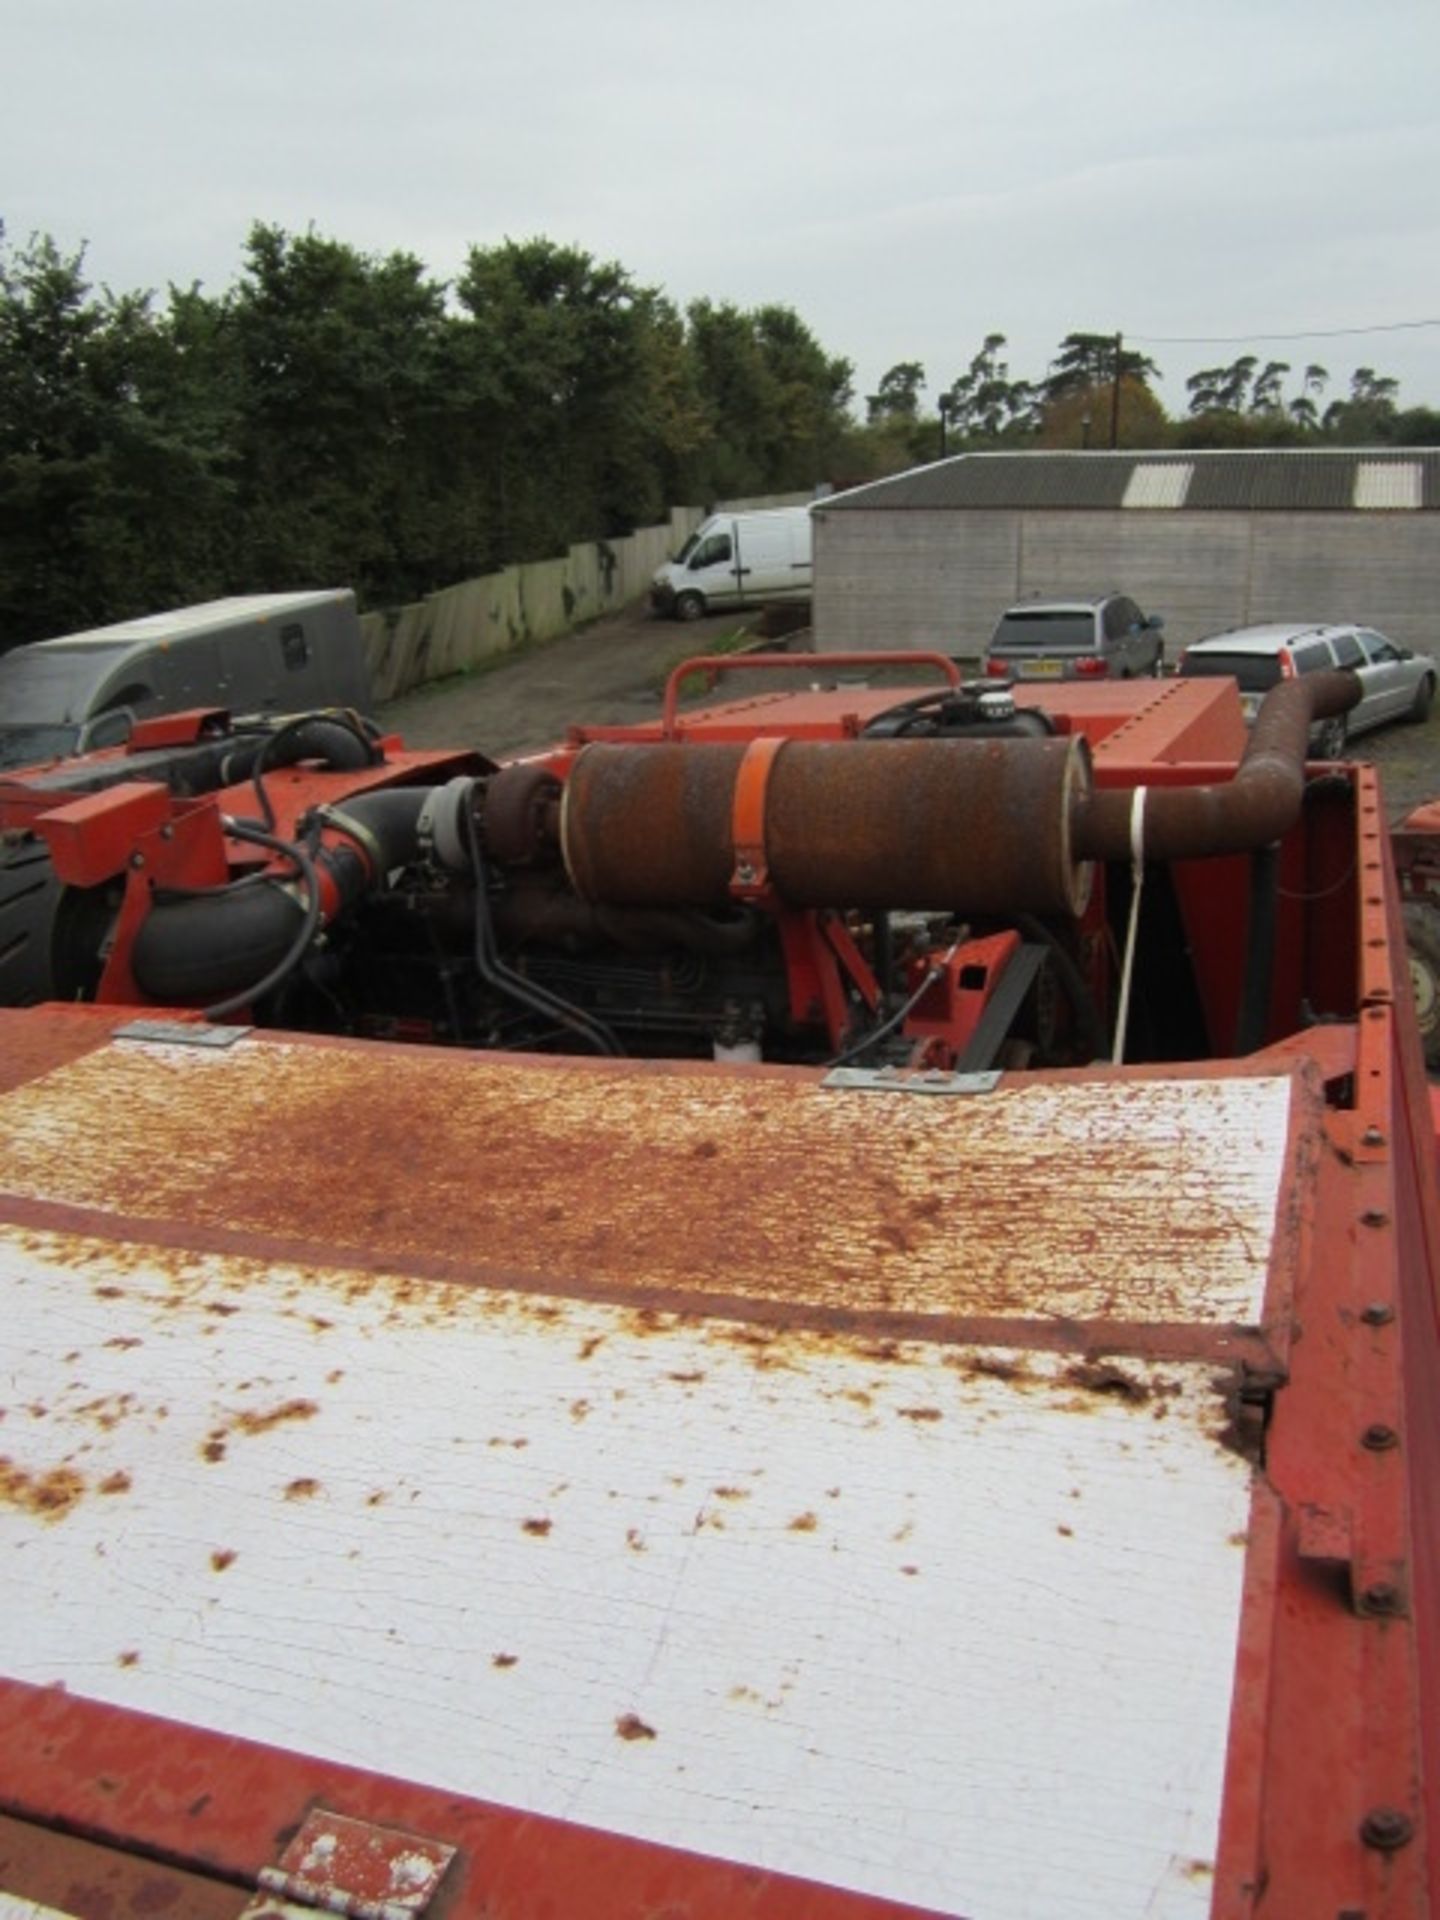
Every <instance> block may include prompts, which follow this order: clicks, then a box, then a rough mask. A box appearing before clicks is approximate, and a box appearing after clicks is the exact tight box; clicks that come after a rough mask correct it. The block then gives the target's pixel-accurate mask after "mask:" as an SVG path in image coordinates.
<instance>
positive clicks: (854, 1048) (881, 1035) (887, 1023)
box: [825, 940, 960, 1067]
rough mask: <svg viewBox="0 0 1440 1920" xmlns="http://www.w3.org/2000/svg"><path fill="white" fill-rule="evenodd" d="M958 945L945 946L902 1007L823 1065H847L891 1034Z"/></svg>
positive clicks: (923, 993)
mask: <svg viewBox="0 0 1440 1920" xmlns="http://www.w3.org/2000/svg"><path fill="white" fill-rule="evenodd" d="M959 946H960V942H959V941H958V940H956V941H953V942H952V943H951V945H950V946H949V947H947V948H946V950H945V952H944V953H942V954H941V956H940V958H939V959H938V960H937V961H935V962H934V964H933V965H932V966H931V968H930V970H929V972H928V973H927V974H926V975H925V978H924V979H923V980H922V981H921V982H920V984H919V986H918V987H916V989H915V991H914V992H913V993H912V994H911V996H910V998H909V999H908V1000H907V1001H906V1002H905V1004H904V1006H903V1007H901V1008H899V1010H898V1011H897V1012H895V1013H892V1014H891V1015H890V1017H889V1019H888V1020H882V1021H881V1023H880V1025H879V1026H878V1027H872V1028H871V1029H870V1031H869V1033H867V1034H865V1035H864V1036H863V1037H862V1038H861V1039H859V1040H856V1041H855V1042H854V1043H853V1044H852V1045H850V1046H848V1047H846V1049H845V1051H844V1052H843V1053H837V1054H836V1055H835V1058H834V1059H833V1060H827V1061H826V1062H825V1065H826V1066H827V1067H845V1066H848V1065H849V1064H850V1062H851V1061H852V1060H856V1059H858V1058H859V1056H860V1055H861V1054H862V1053H868V1052H869V1050H870V1049H871V1047H873V1046H874V1045H875V1043H876V1042H877V1041H879V1040H884V1039H886V1038H887V1037H888V1036H889V1035H890V1034H892V1033H893V1032H894V1031H895V1029H896V1028H897V1027H898V1026H899V1025H900V1024H901V1023H902V1021H904V1020H906V1019H907V1018H908V1017H909V1015H910V1014H911V1013H912V1012H913V1011H914V1009H915V1008H916V1007H917V1006H918V1005H919V1003H920V1002H921V1001H922V1000H923V999H924V998H925V995H926V994H927V993H928V992H929V991H930V989H931V987H933V986H934V984H935V982H936V981H937V980H938V979H939V978H940V977H941V975H942V974H943V973H944V971H945V969H946V967H948V966H949V964H950V962H951V961H952V960H953V959H954V957H955V955H956V953H957V951H958V950H959Z"/></svg>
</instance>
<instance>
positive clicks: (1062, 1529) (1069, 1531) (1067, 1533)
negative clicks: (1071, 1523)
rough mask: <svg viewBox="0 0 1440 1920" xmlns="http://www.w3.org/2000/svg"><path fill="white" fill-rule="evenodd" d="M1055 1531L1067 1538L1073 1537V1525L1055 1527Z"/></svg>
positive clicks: (1071, 1538)
mask: <svg viewBox="0 0 1440 1920" xmlns="http://www.w3.org/2000/svg"><path fill="white" fill-rule="evenodd" d="M1055 1531H1056V1532H1057V1533H1061V1534H1063V1535H1064V1536H1065V1538H1066V1539H1067V1540H1073V1539H1074V1538H1075V1529H1074V1527H1056V1529H1055Z"/></svg>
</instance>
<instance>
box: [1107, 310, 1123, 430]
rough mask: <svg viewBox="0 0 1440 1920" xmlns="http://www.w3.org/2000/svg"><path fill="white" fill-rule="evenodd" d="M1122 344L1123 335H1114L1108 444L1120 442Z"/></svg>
mask: <svg viewBox="0 0 1440 1920" xmlns="http://www.w3.org/2000/svg"><path fill="white" fill-rule="evenodd" d="M1123 344H1124V335H1123V334H1119V333H1117V334H1116V336H1115V379H1114V383H1113V385H1112V386H1111V388H1110V445H1111V447H1112V448H1113V447H1118V446H1119V444H1120V350H1121V347H1122V346H1123Z"/></svg>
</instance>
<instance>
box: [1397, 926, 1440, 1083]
mask: <svg viewBox="0 0 1440 1920" xmlns="http://www.w3.org/2000/svg"><path fill="white" fill-rule="evenodd" d="M1405 944H1406V947H1407V948H1408V949H1409V956H1410V985H1411V989H1412V991H1413V993H1414V995H1415V1018H1416V1020H1417V1021H1418V1023H1419V1026H1420V1040H1421V1044H1422V1045H1423V1047H1424V1049H1425V1064H1426V1066H1427V1067H1429V1068H1430V1069H1431V1070H1432V1072H1433V1071H1434V1070H1435V1069H1437V1068H1440V913H1437V911H1436V910H1435V908H1434V907H1427V906H1425V905H1423V904H1422V903H1420V902H1419V901H1412V902H1411V903H1410V904H1409V905H1408V906H1407V907H1406V908H1405Z"/></svg>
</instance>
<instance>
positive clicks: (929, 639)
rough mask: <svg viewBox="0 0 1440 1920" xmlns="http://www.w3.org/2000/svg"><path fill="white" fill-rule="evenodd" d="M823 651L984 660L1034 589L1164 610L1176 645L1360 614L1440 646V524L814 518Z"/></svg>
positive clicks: (1367, 517)
mask: <svg viewBox="0 0 1440 1920" xmlns="http://www.w3.org/2000/svg"><path fill="white" fill-rule="evenodd" d="M815 520H816V527H815V644H816V646H817V647H819V648H823V649H836V650H840V651H845V650H848V649H852V648H865V647H896V648H901V647H938V648H940V649H941V651H943V652H947V653H959V654H976V653H978V652H979V651H980V649H981V647H982V646H983V645H984V642H985V640H986V638H987V636H988V635H989V633H990V630H991V628H992V627H993V626H994V624H995V621H996V619H997V617H998V616H999V614H1000V613H1001V612H1002V611H1003V610H1004V609H1005V607H1007V606H1008V605H1010V603H1011V602H1012V601H1015V600H1021V599H1025V598H1027V597H1029V596H1031V595H1035V594H1039V595H1047V596H1049V595H1053V596H1055V597H1057V598H1068V597H1070V596H1071V595H1076V596H1088V595H1090V594H1092V593H1094V594H1099V593H1108V592H1111V591H1113V590H1115V589H1119V590H1121V591H1123V592H1125V593H1128V594H1130V595H1132V596H1133V597H1134V598H1135V599H1136V600H1138V601H1139V603H1140V605H1141V607H1142V608H1143V609H1144V610H1145V612H1146V613H1159V614H1163V615H1164V616H1165V646H1166V652H1167V653H1168V654H1169V655H1170V657H1171V658H1172V659H1173V658H1174V657H1175V655H1176V654H1177V653H1178V652H1179V650H1180V649H1181V648H1182V647H1184V646H1188V645H1189V643H1190V642H1191V641H1192V640H1198V639H1200V638H1201V637H1202V636H1203V635H1204V634H1207V633H1214V632H1215V631H1216V630H1217V629H1219V628H1222V627H1228V626H1237V625H1245V624H1249V623H1251V622H1254V621H1260V620H1287V619H1299V620H1363V621H1365V622H1366V623H1367V624H1369V625H1372V626H1376V627H1379V628H1380V629H1381V630H1382V631H1383V632H1385V633H1388V634H1389V635H1390V636H1391V637H1392V638H1393V639H1396V640H1398V641H1400V642H1402V644H1404V645H1407V646H1414V647H1419V648H1423V649H1426V650H1427V651H1428V650H1433V649H1435V648H1436V647H1437V645H1440V622H1437V619H1436V613H1435V609H1436V607H1437V606H1440V517H1437V516H1436V515H1434V514H1429V513H1290V514H1286V513H1253V514H1246V513H1184V512H1176V513H1169V512H1164V511H1150V510H1146V511H1141V510H1138V509H1131V510H1128V511H1124V512H1116V513H1094V512H1091V513H1078V512H1066V511H1062V510H1059V509H1051V510H1048V511H1043V512H1038V511H1032V512H1026V513H1020V512H1005V511H995V510H992V511H987V512H977V511H974V510H971V511H963V510H955V509H951V510H949V511H946V510H944V509H933V510H925V511H921V510H918V509H917V510H914V511H906V512H895V511H891V512H880V511H871V510H858V509H857V510H855V511H851V512H841V513H829V514H827V513H826V512H825V511H824V509H823V507H821V508H820V509H819V510H817V512H816V515H815Z"/></svg>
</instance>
